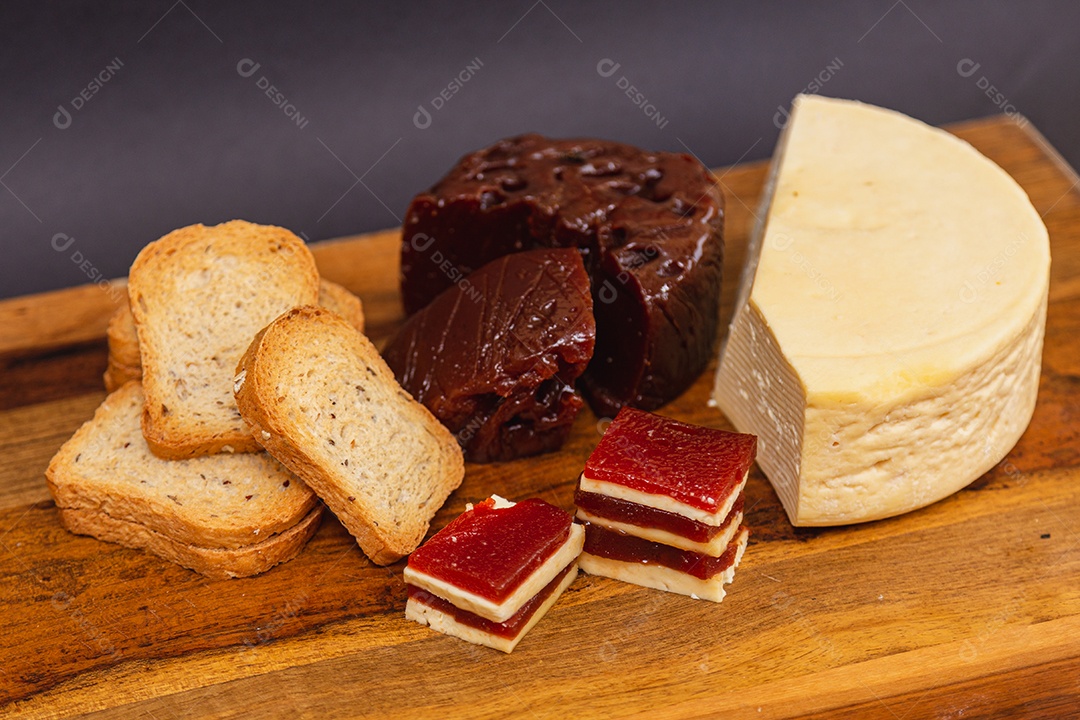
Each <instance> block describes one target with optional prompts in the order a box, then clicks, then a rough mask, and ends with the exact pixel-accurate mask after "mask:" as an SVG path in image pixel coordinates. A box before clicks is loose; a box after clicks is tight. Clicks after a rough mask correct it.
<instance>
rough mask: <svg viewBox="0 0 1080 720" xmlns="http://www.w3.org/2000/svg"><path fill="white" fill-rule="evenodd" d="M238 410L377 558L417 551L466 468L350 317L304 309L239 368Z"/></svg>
mask: <svg viewBox="0 0 1080 720" xmlns="http://www.w3.org/2000/svg"><path fill="white" fill-rule="evenodd" d="M235 391H236V404H237V406H238V407H239V408H240V414H241V415H243V417H244V419H245V420H247V421H248V423H250V424H251V428H252V432H253V434H254V436H255V437H256V438H257V439H258V440H259V442H261V443H262V444H263V446H264V447H265V448H266V449H267V450H268V451H269V452H270V454H271V455H273V456H274V457H276V458H277V459H279V460H280V461H281V462H282V463H284V464H285V465H286V466H287V467H288V468H289V469H290V470H292V471H293V472H294V473H296V474H297V475H299V476H300V477H301V478H303V480H304V481H305V482H307V483H308V485H310V486H311V488H312V489H313V490H314V491H315V492H316V493H317V494H318V495H319V497H321V498H322V499H323V501H324V502H325V503H326V504H327V506H328V507H329V508H330V510H331V511H332V512H333V513H334V514H335V515H337V517H338V519H339V520H340V521H341V522H342V524H344V525H345V527H346V528H347V529H348V530H349V532H351V533H352V534H353V537H355V538H356V540H357V542H358V543H359V544H360V548H361V549H362V550H363V551H364V553H365V554H367V556H368V557H369V558H371V560H372V561H373V562H376V563H378V564H381V565H385V564H388V563H391V562H394V561H395V560H397V559H399V558H401V557H403V556H405V555H407V554H409V553H410V552H412V551H413V550H415V549H416V547H417V545H419V544H420V541H421V540H422V539H423V538H424V534H425V533H426V532H427V529H428V524H429V523H430V522H431V518H432V517H433V516H434V515H435V512H436V511H437V510H438V509H439V508H440V507H441V506H442V504H443V502H445V501H446V498H447V497H448V496H449V495H450V493H451V492H453V491H454V489H455V488H457V487H458V485H460V484H461V480H462V477H463V475H464V472H465V466H464V461H463V459H462V454H461V448H460V447H459V446H458V444H457V442H456V441H455V439H454V437H453V435H451V434H450V431H449V430H447V429H446V428H445V427H443V426H442V425H441V424H440V423H439V421H438V420H436V419H435V417H434V416H433V415H432V414H431V413H430V412H428V410H427V408H425V407H424V406H423V405H421V404H420V403H418V402H416V401H415V400H413V398H412V396H411V395H409V394H408V393H407V392H405V391H404V390H403V389H402V388H401V387H400V386H399V385H398V384H397V381H396V380H395V379H394V375H393V373H392V372H391V371H390V368H389V367H387V366H386V363H385V362H383V359H382V357H380V356H379V352H378V351H377V350H376V349H375V346H374V345H372V344H371V342H370V341H369V340H368V339H367V338H366V337H364V336H363V335H362V334H361V333H359V332H357V331H356V329H355V328H353V327H352V326H350V325H349V323H347V322H346V321H345V320H343V319H342V318H341V317H339V316H337V315H335V314H334V313H332V312H330V311H328V310H325V309H322V308H317V307H302V308H294V309H293V310H290V311H289V312H287V313H285V314H284V315H282V316H281V317H279V318H278V319H277V320H275V321H274V322H272V323H271V324H270V325H269V326H267V328H266V329H265V330H263V331H262V332H260V333H259V334H258V335H257V336H256V337H255V340H254V341H253V342H252V343H251V347H249V348H248V350H247V352H246V353H245V354H244V357H243V359H242V360H241V361H240V365H239V366H238V367H237V376H236V384H235Z"/></svg>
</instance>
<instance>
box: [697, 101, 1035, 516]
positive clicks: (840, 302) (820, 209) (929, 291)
mask: <svg viewBox="0 0 1080 720" xmlns="http://www.w3.org/2000/svg"><path fill="white" fill-rule="evenodd" d="M1049 270H1050V250H1049V239H1048V236H1047V233H1046V228H1045V226H1044V225H1043V223H1042V221H1041V220H1040V218H1039V215H1038V213H1037V212H1036V211H1035V209H1034V208H1033V207H1032V206H1031V202H1030V201H1029V200H1028V198H1027V196H1026V194H1025V193H1024V191H1023V190H1022V189H1021V188H1020V187H1019V185H1017V183H1016V182H1015V181H1014V180H1013V179H1012V178H1011V177H1009V175H1008V174H1006V173H1005V172H1004V171H1003V170H1002V169H1001V168H1000V167H998V166H997V165H995V164H994V163H993V162H991V161H990V160H988V159H987V158H986V157H984V156H982V155H981V154H979V153H978V152H977V151H976V150H975V149H974V148H972V147H971V146H970V145H968V144H967V143H965V142H963V141H962V140H959V139H958V138H956V137H954V136H953V135H951V134H949V133H947V132H945V131H942V130H938V129H935V128H932V127H929V126H927V125H925V124H923V123H921V122H919V121H916V120H913V119H911V118H909V117H906V116H904V115H901V114H899V113H896V112H893V111H890V110H884V109H881V108H876V107H872V106H869V105H864V104H862V103H857V102H852V101H846V100H834V99H828V98H822V97H817V96H800V97H798V98H796V99H795V102H794V105H793V110H792V113H791V120H790V122H789V123H788V126H787V128H786V129H785V133H784V136H783V137H782V138H781V141H780V144H779V145H778V149H777V154H776V157H775V158H774V161H773V169H772V175H771V178H770V182H769V186H768V187H767V188H766V197H765V200H764V203H763V207H762V212H761V213H760V217H759V226H758V227H757V228H756V229H755V233H754V237H753V238H752V241H751V247H750V251H749V261H748V265H747V268H746V270H745V272H744V276H743V280H742V285H741V286H740V290H739V298H738V300H737V304H736V311H735V316H734V319H733V321H732V324H731V328H730V330H729V335H728V339H727V342H726V344H725V346H724V348H723V349H722V355H721V361H720V365H719V368H718V370H717V375H716V384H715V388H714V392H713V400H714V402H715V403H716V404H717V405H718V406H719V407H720V409H721V410H722V411H723V412H724V414H725V415H727V417H728V418H729V419H730V420H731V422H732V423H733V424H734V425H735V427H736V428H737V429H738V430H739V431H740V432H746V433H753V434H756V435H757V436H758V439H759V450H758V457H757V460H758V464H759V465H760V466H761V468H762V470H763V471H764V472H765V474H766V475H767V476H768V478H769V480H770V481H771V482H772V484H773V486H774V487H775V488H776V491H777V494H778V495H779V496H780V499H781V501H782V502H783V504H784V508H785V509H786V511H787V513H788V516H789V518H790V519H791V522H792V523H793V524H795V525H839V524H846V523H854V522H862V521H867V520H874V519H877V518H883V517H889V516H892V515H897V514H900V513H904V512H907V511H909V510H913V509H915V508H919V507H922V506H924V505H928V504H930V503H932V502H935V501H937V500H940V499H941V498H943V497H945V496H947V495H950V494H951V493H953V492H955V491H957V490H958V489H960V488H962V487H964V486H965V485H967V484H968V483H970V482H971V481H973V480H975V479H976V478H978V477H979V476H980V475H981V474H982V473H984V472H986V471H987V470H989V469H990V468H992V467H993V466H994V465H995V464H996V463H998V462H999V461H1000V460H1001V459H1002V458H1003V457H1004V456H1005V454H1006V453H1008V451H1009V450H1010V449H1011V448H1012V447H1013V445H1014V444H1015V443H1016V441H1017V440H1018V439H1019V437H1020V435H1021V434H1022V433H1023V431H1024V430H1025V428H1026V427H1027V424H1028V422H1029V420H1030V419H1031V415H1032V412H1033V410H1034V405H1035V397H1036V393H1037V390H1038V384H1039V371H1040V364H1041V356H1042V339H1043V331H1044V327H1045V322H1046V300H1047V291H1048V287H1049Z"/></svg>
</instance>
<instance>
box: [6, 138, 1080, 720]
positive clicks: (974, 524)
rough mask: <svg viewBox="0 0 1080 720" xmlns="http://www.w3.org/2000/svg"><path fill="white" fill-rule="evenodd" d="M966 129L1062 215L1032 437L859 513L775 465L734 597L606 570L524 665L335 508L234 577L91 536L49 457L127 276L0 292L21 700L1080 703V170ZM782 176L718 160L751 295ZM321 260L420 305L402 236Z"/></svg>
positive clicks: (125, 713) (14, 663)
mask: <svg viewBox="0 0 1080 720" xmlns="http://www.w3.org/2000/svg"><path fill="white" fill-rule="evenodd" d="M951 129H952V130H953V131H954V132H956V133H957V134H958V135H959V136H960V137H962V138H965V139H966V140H968V141H970V142H971V143H972V144H974V145H975V147H977V148H978V149H979V150H981V151H982V152H984V153H985V154H986V155H988V156H989V157H990V158H992V159H993V160H995V161H997V162H998V163H999V164H1001V165H1002V166H1003V167H1004V168H1005V169H1006V170H1007V171H1008V172H1009V173H1011V174H1012V176H1013V177H1015V178H1016V179H1017V180H1018V181H1019V182H1020V184H1021V185H1023V187H1024V188H1025V189H1026V190H1027V192H1028V193H1029V194H1030V196H1031V198H1032V201H1033V202H1034V204H1035V207H1036V208H1037V209H1038V211H1039V212H1040V213H1042V214H1043V215H1044V218H1045V220H1046V224H1047V226H1048V227H1049V229H1050V238H1051V243H1052V246H1053V247H1052V250H1053V257H1054V267H1053V281H1052V283H1051V286H1050V310H1049V320H1048V323H1047V329H1046V347H1045V351H1044V359H1043V376H1042V382H1041V385H1040V394H1039V402H1038V406H1037V408H1036V410H1035V417H1034V419H1033V420H1032V423H1031V427H1030V428H1029V429H1028V432H1027V433H1026V434H1025V435H1024V437H1023V438H1022V439H1021V441H1020V443H1019V445H1017V447H1016V448H1015V449H1014V450H1013V451H1012V453H1010V454H1009V456H1008V458H1007V459H1006V460H1005V461H1003V462H1002V463H1001V464H999V465H998V466H997V467H996V468H995V469H994V470H992V471H991V472H990V473H988V474H987V475H986V476H984V477H983V478H981V479H979V480H978V481H976V482H975V483H973V484H972V485H971V486H970V487H968V488H967V489H965V490H963V491H962V492H960V493H958V494H956V495H955V496H953V497H950V498H948V499H946V500H943V501H942V502H939V503H937V504H935V505H933V506H931V507H928V508H925V509H923V510H920V511H917V512H914V513H910V514H908V515H905V516H902V517H898V518H893V519H890V520H884V521H880V522H875V523H871V524H868V525H863V526H857V527H846V528H830V529H795V528H792V527H791V525H789V524H788V522H787V520H786V519H785V516H784V514H783V511H782V509H781V507H780V504H779V501H778V500H777V497H776V495H775V494H774V493H773V491H772V489H771V488H770V487H769V485H768V483H767V482H766V481H765V479H764V478H763V477H762V475H761V474H760V473H758V472H754V473H752V474H751V477H750V481H749V483H748V485H747V489H746V493H747V500H746V507H747V516H746V517H747V524H748V525H749V526H750V528H751V530H752V535H751V546H750V548H749V549H748V551H747V553H746V557H745V559H744V561H743V564H742V566H741V567H740V568H739V570H738V573H737V574H736V579H735V582H734V584H733V585H732V586H731V588H730V593H729V595H728V598H727V599H726V600H725V601H724V602H723V604H721V605H714V604H711V603H706V602H695V601H693V600H690V599H688V598H684V597H681V596H676V595H668V594H664V593H660V592H656V591H652V590H646V589H642V588H638V587H635V586H631V585H625V584H621V583H618V582H615V581H611V580H607V579H602V578H591V577H587V576H583V577H581V578H580V579H579V580H578V581H577V582H576V583H575V584H574V585H573V587H571V589H570V590H569V591H568V592H567V593H566V594H565V595H564V596H563V598H562V599H561V600H560V601H559V602H558V604H557V605H556V606H555V608H554V609H553V610H552V612H551V613H550V614H549V615H548V616H547V617H546V618H545V619H544V620H543V621H542V622H541V623H540V624H539V625H538V626H537V627H536V628H535V629H534V630H533V631H532V632H531V633H530V634H529V635H528V637H527V638H526V639H525V640H524V641H523V642H522V643H521V645H520V646H519V647H518V649H517V650H516V651H515V652H514V654H513V655H509V656H506V655H503V654H501V653H497V652H494V651H490V650H487V649H484V648H478V647H474V646H471V645H468V644H466V643H463V642H459V641H457V640H453V639H450V638H447V637H444V636H441V635H437V634H435V633H433V632H431V631H429V630H427V629H426V628H423V627H420V626H419V625H416V624H413V623H410V622H407V621H406V620H405V619H404V616H403V610H404V605H405V586H404V584H403V583H402V579H401V571H402V564H401V563H399V564H397V565H394V566H391V567H388V568H380V567H375V566H372V565H371V564H369V563H368V562H367V561H366V559H365V558H364V557H363V555H362V554H361V553H360V552H359V550H358V549H357V547H356V545H355V543H353V542H352V541H351V539H350V537H349V536H348V535H347V533H346V532H345V531H344V530H343V529H342V527H341V526H340V525H339V524H338V523H337V522H336V521H335V520H334V519H333V518H330V519H328V520H327V521H325V522H324V524H323V526H322V528H321V529H320V531H319V532H318V534H317V535H316V537H315V538H314V539H313V540H312V542H311V543H310V544H309V545H308V547H307V548H306V549H305V550H304V551H303V552H302V553H301V554H300V556H299V557H297V558H296V559H295V560H293V561H292V562H289V563H286V564H285V565H282V566H280V567H278V568H275V569H274V570H272V571H270V572H268V573H266V574H265V575H262V576H260V577H256V578H252V579H246V580H231V581H224V582H212V581H209V580H207V579H205V578H203V577H201V576H199V575H197V574H195V573H193V572H190V571H188V570H185V569H183V568H181V567H179V566H176V565H172V564H169V563H167V562H164V561H162V560H159V559H157V558H156V557H153V556H151V555H147V554H144V553H141V552H137V551H133V550H127V549H124V548H122V547H118V546H115V545H110V544H106V543H102V542H98V541H96V540H93V539H90V538H86V537H76V536H74V535H71V534H69V533H67V532H66V531H65V530H63V529H62V528H61V527H60V524H59V520H58V517H57V512H56V509H55V507H54V506H53V503H52V502H51V501H50V499H49V495H48V492H47V491H46V488H45V479H44V476H43V471H44V468H45V466H46V464H47V463H48V461H49V458H50V457H51V456H52V454H53V453H54V452H55V451H56V450H57V448H59V446H60V445H61V443H63V442H64V440H66V439H67V438H68V437H69V436H70V435H71V434H72V433H73V432H74V431H75V429H76V428H77V427H78V426H79V424H80V423H81V422H83V421H84V420H86V419H88V418H89V417H90V416H91V414H92V412H93V410H94V408H95V407H96V406H97V404H98V403H99V402H100V401H101V400H102V399H103V398H104V392H103V390H102V388H101V373H102V371H103V370H104V368H105V358H106V351H105V344H104V340H103V336H104V329H105V323H106V320H107V318H108V316H109V313H110V312H111V310H112V308H113V306H114V301H115V299H116V298H117V297H123V293H112V294H110V293H108V292H105V291H103V290H102V289H101V288H99V287H97V286H87V287H81V288H74V289H71V290H64V291H60V292H54V293H48V294H44V295H37V296H32V297H26V298H19V299H14V300H8V301H3V302H0V363H2V365H0V367H2V369H3V371H2V374H0V608H2V617H3V620H2V621H0V622H2V627H3V632H2V633H0V708H4V709H6V710H8V711H13V712H15V713H19V714H22V715H26V716H29V717H38V716H52V715H57V714H72V713H78V712H88V711H94V710H105V711H107V712H108V713H109V715H110V716H120V717H140V718H142V717H153V718H171V717H178V716H187V715H189V714H198V715H204V714H215V715H221V716H226V717H248V716H251V715H285V716H304V717H320V718H322V717H334V716H357V715H361V716H367V715H370V716H377V717H383V716H389V717H401V718H409V719H410V720H412V719H413V718H417V717H428V716H438V717H443V716H447V717H458V716H461V717H466V716H467V717H492V718H504V717H517V716H525V717H538V718H544V717H560V718H561V717H564V716H565V715H567V714H570V715H571V716H574V717H623V716H632V715H648V716H650V717H651V718H665V717H712V716H717V715H721V716H724V717H752V718H772V717H793V716H803V715H815V714H820V715H829V716H833V717H851V718H873V717H882V718H915V717H926V716H933V717H961V716H963V717H969V716H974V715H982V714H988V713H1004V714H1010V715H1019V716H1032V717H1038V716H1042V717H1047V716H1060V715H1063V714H1071V712H1080V710H1078V708H1080V686H1078V678H1080V521H1078V520H1077V517H1078V514H1080V513H1078V510H1080V469H1078V466H1080V190H1078V178H1077V176H1076V174H1075V173H1074V172H1073V171H1072V170H1071V169H1070V168H1069V167H1068V166H1067V165H1066V164H1065V163H1064V162H1063V161H1062V160H1061V159H1060V158H1059V157H1058V155H1057V154H1056V153H1055V152H1054V151H1053V149H1052V148H1050V147H1049V145H1047V143H1046V141H1045V140H1044V139H1043V138H1042V137H1041V136H1040V135H1039V134H1038V133H1037V132H1036V131H1035V130H1034V129H1033V128H1032V127H1031V126H1030V125H1027V124H1026V122H1025V121H1014V120H1010V119H1007V118H1004V117H997V118H992V119H988V120H981V121H976V122H971V123H965V124H962V125H957V126H954V127H952V128H951ZM764 175H765V166H764V164H761V163H755V164H752V165H745V166H737V167H733V168H730V169H727V170H722V171H719V172H718V176H719V178H720V182H721V184H722V185H723V189H724V192H725V194H726V196H727V207H728V218H729V220H728V227H727V244H728V254H727V267H726V270H725V282H726V286H725V299H726V303H725V311H726V312H730V309H731V307H730V303H731V298H732V295H733V293H734V289H735V278H736V276H737V274H738V270H739V267H740V265H741V263H742V260H743V257H744V255H745V244H746V239H747V232H748V230H749V227H750V223H751V221H752V216H753V209H754V208H755V207H756V205H757V196H758V194H759V192H760V189H761V185H762V182H763V179H764ZM314 250H315V254H316V256H317V258H318V260H319V264H320V267H321V268H322V270H323V273H324V275H325V276H326V277H327V278H329V279H331V280H335V281H337V282H340V283H343V284H344V285H346V286H347V287H349V288H350V289H352V290H354V291H355V292H357V293H358V294H359V295H360V296H361V297H362V299H363V301H364V305H365V310H366V311H367V314H368V317H369V323H370V328H369V330H370V334H371V335H372V337H373V338H374V339H376V340H377V341H382V340H385V338H386V337H387V336H388V335H389V333H391V332H392V331H393V330H394V328H395V327H396V326H397V324H398V322H399V321H400V318H401V307H400V303H399V300H398V295H397V287H396V285H397V236H396V234H395V232H393V231H388V232H383V233H376V234H373V235H370V236H365V237H358V238H350V239H345V240H340V241H334V242H328V243H320V244H318V245H317V246H315V247H314ZM57 261H58V262H62V261H63V262H66V261H67V260H66V259H65V258H64V257H63V256H58V260H57ZM711 378H712V370H711V369H710V370H709V371H707V372H706V374H705V375H704V376H702V378H701V379H700V380H699V381H698V382H697V384H696V385H695V386H694V387H693V388H692V389H691V390H690V391H689V392H687V393H686V394H685V395H684V396H683V397H682V398H680V399H678V400H677V401H675V402H673V403H671V404H670V405H669V406H667V407H666V408H665V409H664V411H663V412H664V413H666V414H669V415H671V416H674V417H676V418H680V419H682V420H687V421H690V422H695V423H700V424H704V425H710V426H714V427H728V424H727V422H726V421H725V419H724V418H723V417H722V416H721V415H720V414H719V412H718V411H716V410H714V409H710V408H708V407H707V406H706V398H707V396H708V392H709V387H710V384H711ZM601 427H602V426H601V425H599V424H598V421H597V418H595V417H594V416H593V415H591V414H590V413H588V412H583V413H582V415H581V416H580V417H579V418H578V420H577V423H576V425H575V427H574V433H573V436H572V437H571V439H570V441H569V442H568V443H567V444H566V447H565V448H564V449H563V450H562V451H560V452H558V453H552V454H549V455H545V456H541V457H537V458H533V459H528V460H521V461H517V462H513V463H506V464H501V465H488V466H470V467H468V470H467V472H466V478H465V482H464V484H463V485H462V487H461V488H460V490H458V491H457V492H456V493H455V494H454V495H453V496H452V497H451V498H450V500H449V502H448V503H447V504H446V506H445V507H444V508H443V510H442V511H441V512H440V513H439V515H438V516H437V517H436V519H435V522H434V527H436V528H438V527H442V526H443V525H444V524H445V523H446V522H448V521H449V520H450V518H452V517H454V516H455V515H457V514H458V513H460V512H461V511H462V509H463V507H464V505H465V503H466V502H469V501H477V500H480V499H482V498H484V497H486V496H487V495H488V494H489V493H491V492H498V493H500V494H502V495H506V496H508V497H511V498H521V497H525V496H529V495H539V496H540V497H543V498H545V499H547V500H549V501H551V502H553V503H555V504H557V505H560V506H562V507H564V508H569V507H570V506H571V498H572V491H573V486H574V482H575V480H576V478H577V476H578V473H579V472H580V470H581V467H582V465H583V463H584V461H585V458H586V457H587V456H588V454H589V452H590V451H591V450H592V449H593V447H594V446H595V445H596V443H597V442H598V440H599V438H600V428H601ZM1070 711H1071V712H1070Z"/></svg>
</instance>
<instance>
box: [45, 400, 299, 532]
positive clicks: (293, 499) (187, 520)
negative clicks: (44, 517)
mask: <svg viewBox="0 0 1080 720" xmlns="http://www.w3.org/2000/svg"><path fill="white" fill-rule="evenodd" d="M141 404H142V389H141V387H140V385H139V383H137V382H132V383H128V384H127V385H125V386H124V387H122V388H121V389H120V390H118V391H117V392H115V393H113V394H111V395H109V396H108V397H107V398H106V399H105V401H104V402H103V403H102V404H101V405H100V406H99V407H98V409H97V410H96V411H95V412H94V417H93V418H92V419H91V420H89V421H87V422H85V423H84V424H83V425H82V427H80V428H79V430H78V431H76V433H75V434H74V435H73V436H72V437H71V439H69V440H68V441H67V442H66V443H64V445H63V446H62V447H61V448H60V450H59V451H58V452H57V453H56V455H55V456H54V457H53V458H52V461H51V462H50V463H49V466H48V468H47V469H46V471H45V479H46V484H47V486H48V489H49V492H50V494H51V495H52V497H53V499H54V500H55V501H56V504H57V506H59V507H61V508H64V509H78V510H85V511H88V512H95V513H105V514H107V515H109V516H111V517H112V518H114V519H116V520H123V521H127V522H130V523H133V524H138V525H141V526H144V527H146V528H147V529H148V530H152V531H154V532H156V533H159V534H161V535H163V536H165V537H167V538H169V539H170V540H172V541H174V542H176V543H179V544H182V545H194V546H198V547H205V548H219V549H238V548H243V547H246V546H248V545H252V544H253V543H257V542H259V541H261V540H263V539H265V538H267V537H270V536H272V535H275V534H278V533H284V532H285V531H287V530H288V529H290V528H292V527H293V526H295V525H296V524H297V523H298V522H300V521H301V520H302V519H303V518H304V516H306V515H307V514H308V513H309V512H310V511H311V510H312V508H314V507H316V506H317V505H318V500H317V498H316V497H315V494H314V493H313V492H312V491H311V489H310V488H308V487H306V486H305V485H304V484H303V483H302V482H301V481H300V480H299V478H297V477H295V476H294V475H293V474H292V473H290V472H288V471H287V470H286V469H285V468H284V467H282V466H281V465H280V464H278V463H277V462H276V461H274V460H273V459H272V458H269V457H268V456H266V455H262V454H249V455H221V456H217V457H205V458H193V459H190V460H182V461H165V460H161V459H159V458H157V457H156V456H154V455H153V454H151V453H150V451H149V449H148V448H147V447H146V445H145V442H144V441H143V439H142V436H141V432H140V428H139V419H138V418H139V415H140V407H141Z"/></svg>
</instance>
